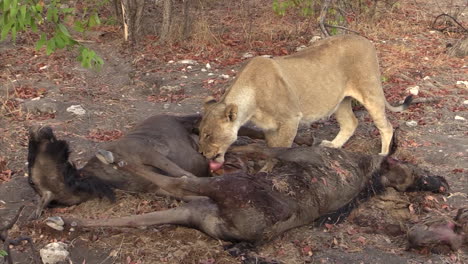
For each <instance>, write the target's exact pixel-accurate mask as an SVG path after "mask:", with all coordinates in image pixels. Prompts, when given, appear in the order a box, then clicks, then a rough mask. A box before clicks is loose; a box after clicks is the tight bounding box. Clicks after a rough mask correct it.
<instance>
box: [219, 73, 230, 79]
mask: <svg viewBox="0 0 468 264" xmlns="http://www.w3.org/2000/svg"><path fill="white" fill-rule="evenodd" d="M219 77H221V78H223V79H229V75H227V74H221V75H219Z"/></svg>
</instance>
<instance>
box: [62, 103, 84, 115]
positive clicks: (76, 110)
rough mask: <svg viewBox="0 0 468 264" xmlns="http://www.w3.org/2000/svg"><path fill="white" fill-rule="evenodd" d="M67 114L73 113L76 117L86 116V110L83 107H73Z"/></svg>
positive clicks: (69, 108) (68, 109)
mask: <svg viewBox="0 0 468 264" xmlns="http://www.w3.org/2000/svg"><path fill="white" fill-rule="evenodd" d="M67 112H70V113H73V114H75V115H84V114H86V110H84V108H83V107H82V106H81V105H72V106H70V107H68V108H67Z"/></svg>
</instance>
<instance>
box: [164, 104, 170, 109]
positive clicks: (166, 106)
mask: <svg viewBox="0 0 468 264" xmlns="http://www.w3.org/2000/svg"><path fill="white" fill-rule="evenodd" d="M170 106H171V104H168V103H166V104H164V105H163V108H164V109H166V110H167V109H169V107H170Z"/></svg>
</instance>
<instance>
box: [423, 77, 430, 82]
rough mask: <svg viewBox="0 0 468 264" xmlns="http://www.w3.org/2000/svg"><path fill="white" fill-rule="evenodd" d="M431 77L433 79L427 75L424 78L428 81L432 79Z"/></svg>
mask: <svg viewBox="0 0 468 264" xmlns="http://www.w3.org/2000/svg"><path fill="white" fill-rule="evenodd" d="M430 79H431V77H430V76H426V77H424V78H423V80H424V81H427V80H430Z"/></svg>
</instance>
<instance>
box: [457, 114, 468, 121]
mask: <svg viewBox="0 0 468 264" xmlns="http://www.w3.org/2000/svg"><path fill="white" fill-rule="evenodd" d="M455 120H460V121H465V120H466V119H465V118H464V117H463V116H457V115H456V116H455Z"/></svg>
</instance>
